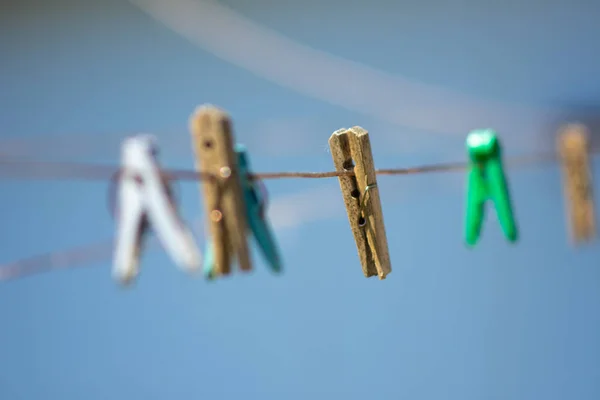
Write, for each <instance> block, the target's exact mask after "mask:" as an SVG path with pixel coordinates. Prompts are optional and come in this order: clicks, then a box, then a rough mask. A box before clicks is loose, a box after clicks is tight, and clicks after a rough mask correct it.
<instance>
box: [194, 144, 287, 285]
mask: <svg viewBox="0 0 600 400" xmlns="http://www.w3.org/2000/svg"><path fill="white" fill-rule="evenodd" d="M235 153H236V156H237V165H238V173H239V176H240V180H241V183H242V191H243V196H244V203H245V211H246V217H247V219H248V228H249V233H252V234H253V236H254V238H255V240H256V243H257V244H258V247H259V248H260V250H261V252H262V254H263V256H264V257H265V259H266V260H267V263H268V264H269V266H270V267H271V270H272V271H273V272H275V273H279V272H281V269H282V265H281V264H282V263H281V257H280V253H279V248H278V246H277V241H276V240H275V235H274V234H273V231H272V229H271V226H270V224H269V222H268V220H267V217H266V215H265V211H266V210H265V199H264V196H263V195H262V194H261V192H260V191H259V190H258V188H257V182H255V181H252V180H251V179H250V178H249V175H250V173H251V172H250V160H249V158H248V154H247V152H246V148H245V147H244V146H243V145H241V144H236V145H235ZM213 259H214V252H213V251H212V248H211V247H209V248H207V249H206V258H205V260H207V262H205V264H204V265H205V267H204V275H205V276H206V277H207V278H208V279H213V278H215V276H216V274H215V271H214V262H213Z"/></svg>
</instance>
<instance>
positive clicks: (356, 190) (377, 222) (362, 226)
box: [329, 126, 392, 279]
mask: <svg viewBox="0 0 600 400" xmlns="http://www.w3.org/2000/svg"><path fill="white" fill-rule="evenodd" d="M329 147H330V149H331V156H332V157H333V164H334V166H335V169H336V171H340V172H354V176H352V175H344V176H340V177H339V182H340V188H341V190H342V196H343V197H344V203H345V205H346V211H347V213H348V221H349V222H350V227H351V229H352V234H353V235H354V240H355V242H356V248H357V250H358V255H359V257H360V262H361V265H362V269H363V273H364V275H365V277H367V278H368V277H371V276H378V277H379V279H385V277H386V276H387V274H389V273H390V272H391V271H392V266H391V263H390V255H389V250H388V243H387V237H386V232H385V225H384V222H383V211H382V209H381V201H380V199H379V189H378V188H377V175H376V173H375V165H374V162H373V154H372V153H371V142H370V141H369V133H368V132H367V131H366V130H364V129H363V128H361V127H359V126H355V127H353V128H350V129H340V130H337V131H335V132H334V133H333V134H332V135H331V137H330V138H329Z"/></svg>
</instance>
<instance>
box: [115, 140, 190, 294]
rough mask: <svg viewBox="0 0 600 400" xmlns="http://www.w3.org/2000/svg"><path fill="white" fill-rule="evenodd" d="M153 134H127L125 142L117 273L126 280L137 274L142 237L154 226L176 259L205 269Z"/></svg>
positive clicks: (166, 247)
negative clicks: (162, 166) (161, 164)
mask: <svg viewBox="0 0 600 400" xmlns="http://www.w3.org/2000/svg"><path fill="white" fill-rule="evenodd" d="M157 152H158V149H157V146H156V141H155V138H154V137H153V136H150V135H139V136H135V137H132V138H128V139H125V141H124V142H123V144H122V147H121V157H122V159H121V165H122V173H121V175H120V177H119V188H118V194H117V196H118V200H117V201H118V215H117V235H116V245H115V253H114V264H113V277H114V278H115V279H117V280H118V281H119V282H121V283H123V284H126V283H129V282H131V281H132V280H133V279H134V278H135V277H136V276H137V274H138V264H139V257H140V253H141V246H142V242H143V237H144V236H145V234H146V232H147V231H148V230H149V228H150V226H152V227H153V228H154V231H155V232H156V235H157V237H158V239H159V241H160V242H161V244H162V245H163V247H164V248H165V250H166V251H167V252H168V253H169V254H170V256H171V257H172V258H173V260H174V261H175V263H177V264H178V265H179V266H180V267H182V268H183V269H185V270H187V271H190V272H192V271H196V270H199V269H200V266H201V262H202V256H201V253H200V251H199V249H198V247H197V246H196V243H195V241H194V238H193V236H192V233H191V232H190V231H189V230H188V229H187V227H186V226H185V225H184V224H183V222H182V221H181V219H180V218H179V215H178V214H177V211H176V209H175V205H174V203H173V199H172V196H171V194H170V191H169V187H168V183H166V182H165V180H164V179H163V177H162V175H161V173H160V167H159V165H158V161H157V158H156V156H157Z"/></svg>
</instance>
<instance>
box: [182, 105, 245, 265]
mask: <svg viewBox="0 0 600 400" xmlns="http://www.w3.org/2000/svg"><path fill="white" fill-rule="evenodd" d="M231 125H232V124H231V120H230V118H229V116H228V115H227V113H225V112H224V111H222V110H220V109H219V108H216V107H213V106H210V105H204V106H200V107H198V108H197V109H196V111H195V112H194V114H193V115H192V117H191V120H190V130H191V134H192V141H193V146H194V151H195V156H196V169H197V170H199V171H202V172H204V173H208V174H212V175H213V176H214V179H211V180H203V181H202V182H201V185H202V188H203V193H204V208H205V211H206V215H207V221H208V224H209V232H210V235H211V238H212V242H208V243H207V249H206V257H205V262H204V271H205V274H206V275H207V276H208V277H218V276H221V275H228V274H229V273H230V272H231V264H232V263H233V258H235V257H237V260H238V263H239V266H240V269H241V270H242V271H250V270H251V269H252V265H251V260H250V252H249V249H248V243H247V238H246V234H247V229H248V222H247V216H246V205H245V203H244V195H243V193H244V192H243V189H242V182H241V179H240V176H239V169H238V156H237V154H236V152H235V150H234V143H235V141H234V136H233V132H232V127H231Z"/></svg>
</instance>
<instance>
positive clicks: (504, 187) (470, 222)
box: [465, 129, 518, 246]
mask: <svg viewBox="0 0 600 400" xmlns="http://www.w3.org/2000/svg"><path fill="white" fill-rule="evenodd" d="M466 144H467V151H468V154H469V172H468V182H467V208H466V214H467V215H466V221H465V240H466V242H467V244H468V245H469V246H473V245H475V244H476V243H477V241H478V240H479V237H480V235H481V228H482V226H483V219H484V217H485V203H486V201H487V200H491V201H492V202H494V205H495V208H496V213H497V214H498V220H499V221H500V225H501V226H502V230H503V232H504V236H505V237H506V239H507V240H508V241H510V242H515V241H516V240H517V238H518V229H517V224H516V222H515V217H514V213H513V208H512V203H511V199H510V193H509V189H508V184H507V181H506V175H505V174H504V168H503V166H502V148H501V146H500V140H499V139H498V135H497V134H496V132H495V131H493V130H491V129H481V130H474V131H472V132H471V133H469V135H468V136H467V141H466Z"/></svg>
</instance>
